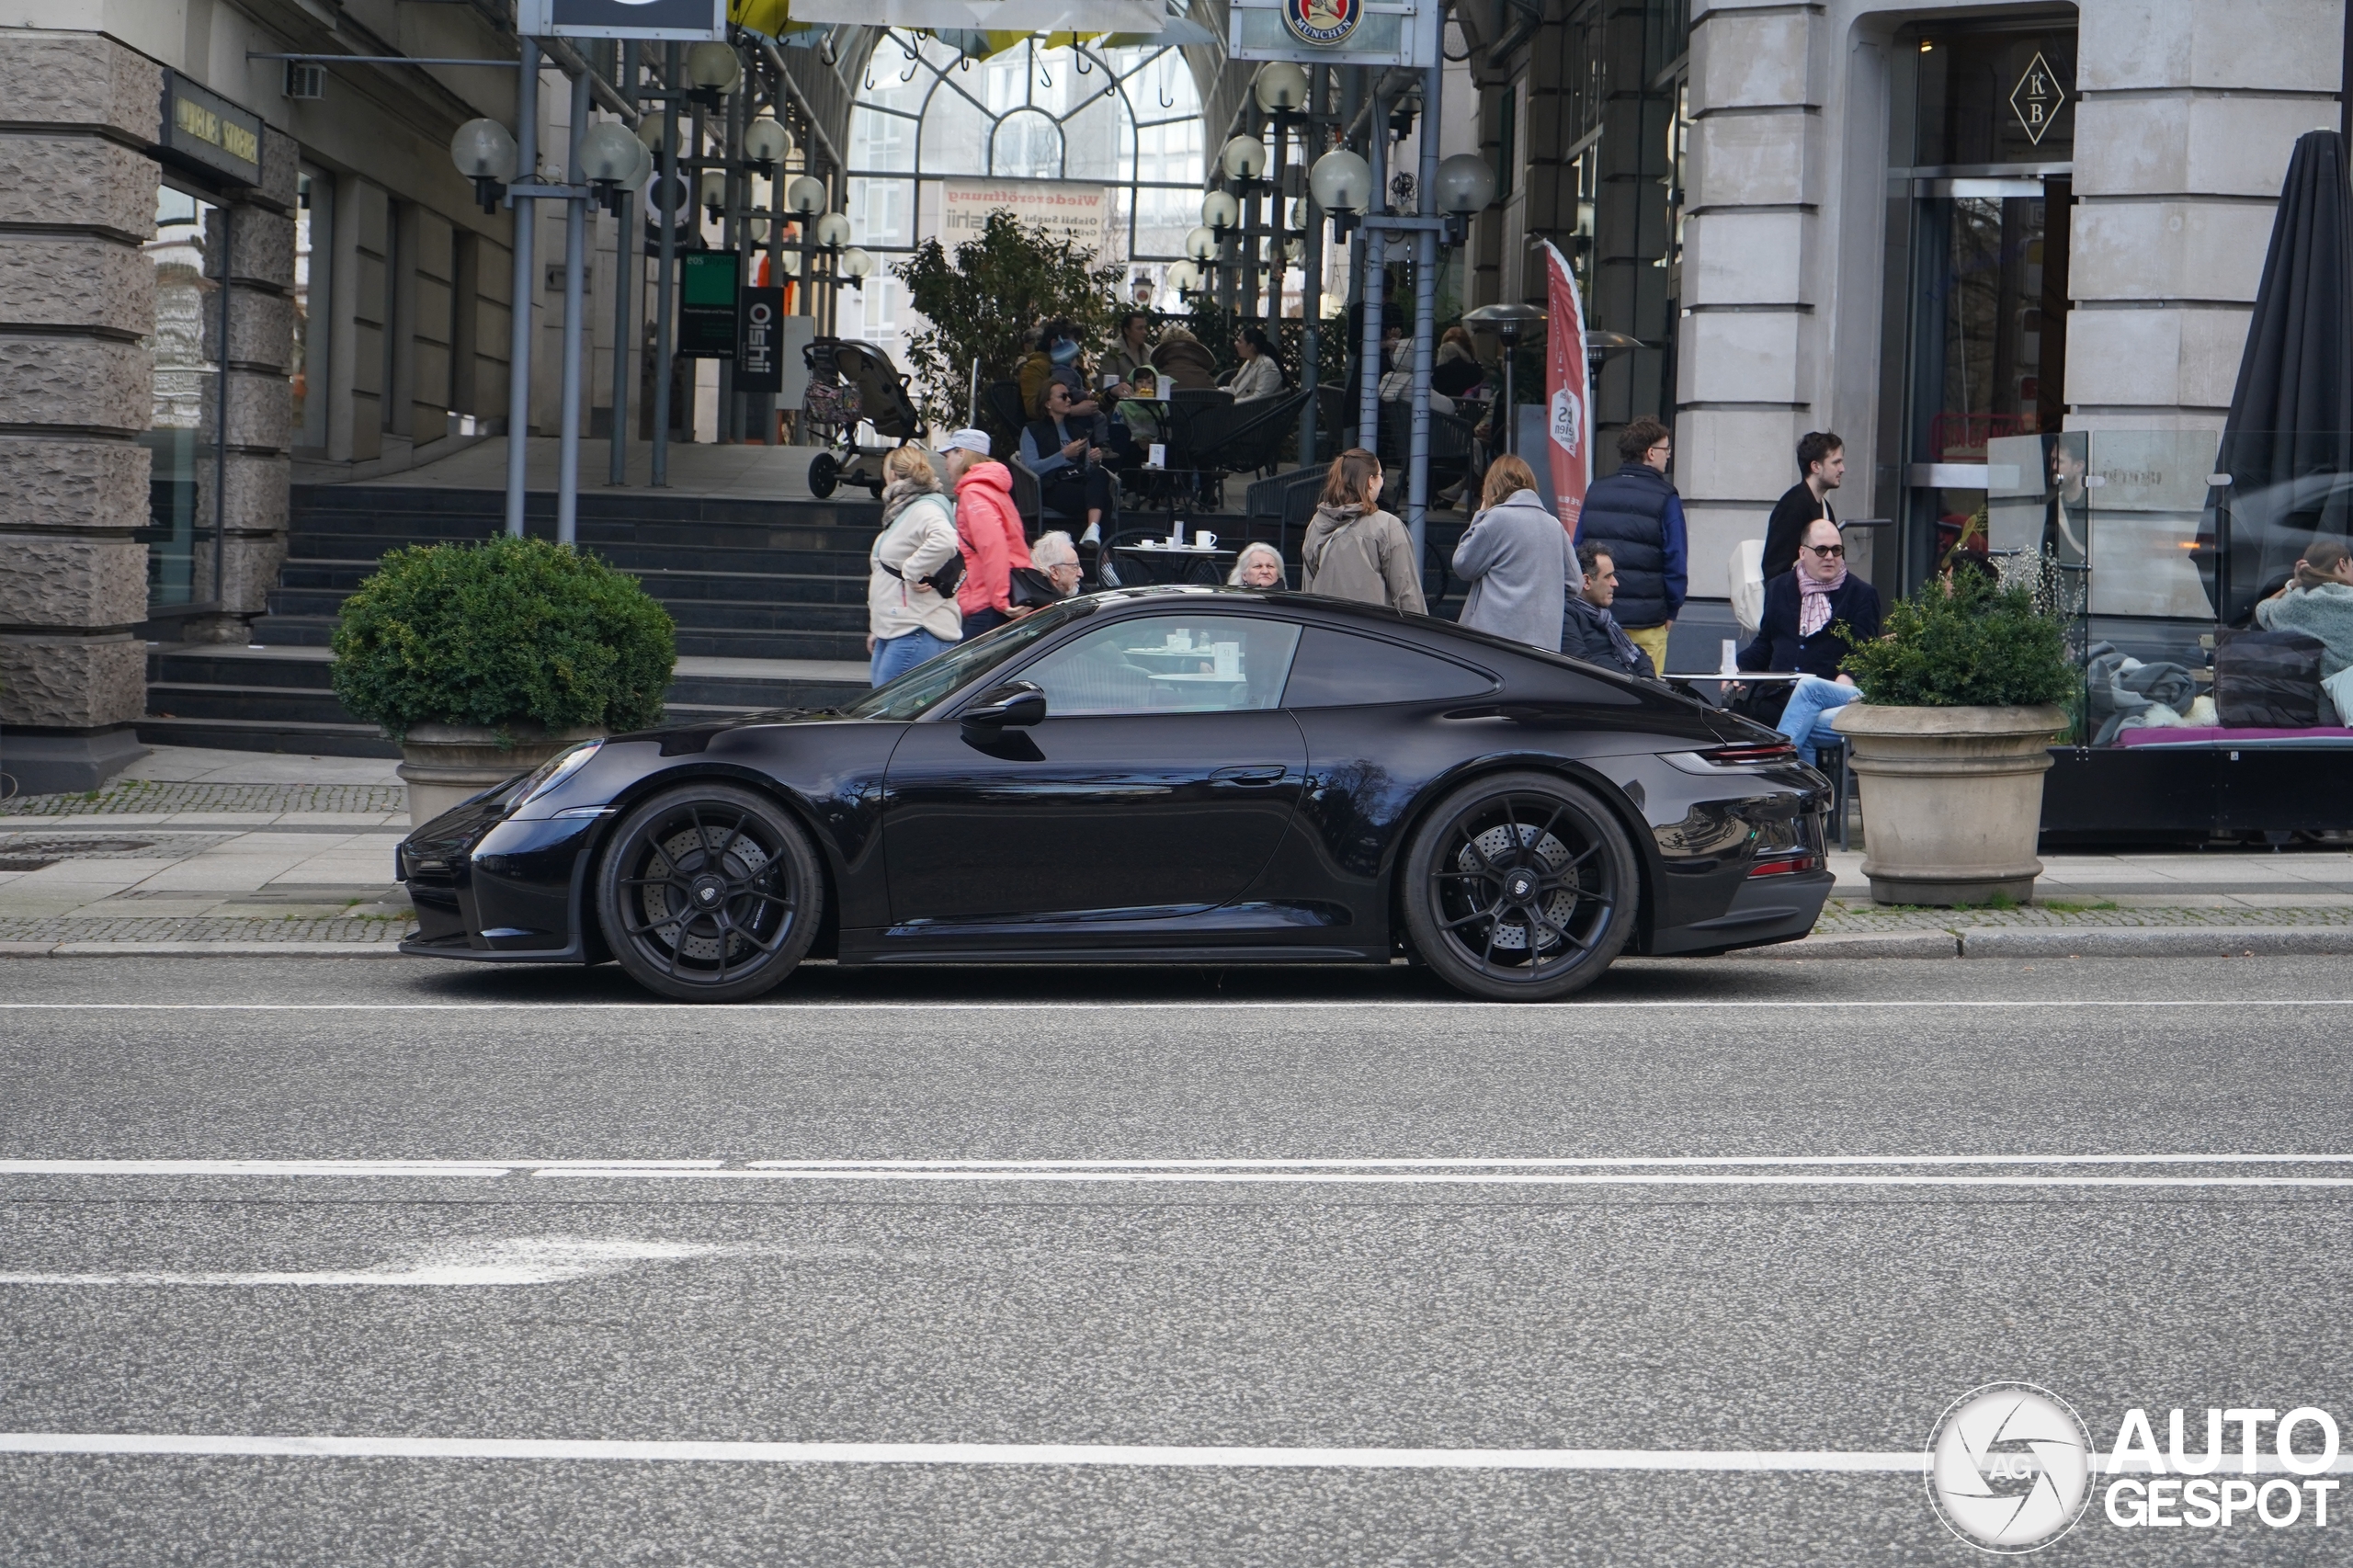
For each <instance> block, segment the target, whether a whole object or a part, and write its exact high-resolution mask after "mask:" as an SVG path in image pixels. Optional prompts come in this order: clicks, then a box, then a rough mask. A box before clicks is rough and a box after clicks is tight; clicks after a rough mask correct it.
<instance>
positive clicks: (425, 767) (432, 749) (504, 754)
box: [400, 724, 605, 827]
mask: <svg viewBox="0 0 2353 1568" xmlns="http://www.w3.org/2000/svg"><path fill="white" fill-rule="evenodd" d="M507 733H508V734H509V735H510V736H511V737H512V738H513V740H514V742H515V744H513V745H512V746H509V747H506V748H505V749H504V750H502V749H501V748H500V746H499V744H498V732H497V731H496V730H494V729H488V728H485V727H483V726H482V725H479V724H412V725H410V726H409V732H408V735H407V738H406V739H404V740H403V741H402V742H401V766H400V775H401V777H402V778H404V779H405V780H407V782H408V821H409V825H410V826H411V827H422V826H424V825H425V824H426V823H429V822H431V821H432V820H433V819H434V818H435V817H438V816H439V815H440V814H441V813H442V812H446V811H448V810H449V808H450V807H452V806H454V805H456V804H457V803H458V802H459V801H463V800H467V799H470V798H471V797H472V796H475V795H479V794H481V793H482V792H483V790H487V789H489V788H490V787H491V786H492V785H494V784H498V783H503V782H505V781H506V779H509V778H514V777H515V776H516V775H517V774H518V773H529V771H531V769H533V768H534V767H539V765H540V764H541V763H543V762H545V761H546V760H547V759H548V758H550V757H551V756H554V755H555V754H556V753H558V752H560V751H562V750H563V749H564V747H566V746H568V745H571V744H574V743H575V742H578V741H586V740H594V739H595V738H596V737H597V736H598V735H601V734H603V733H605V732H604V731H602V730H595V729H589V730H565V731H563V732H562V733H557V734H552V735H551V734H550V733H547V732H546V731H545V730H542V729H540V727H539V726H538V725H536V724H528V725H527V724H515V725H510V726H509V727H508V730H507Z"/></svg>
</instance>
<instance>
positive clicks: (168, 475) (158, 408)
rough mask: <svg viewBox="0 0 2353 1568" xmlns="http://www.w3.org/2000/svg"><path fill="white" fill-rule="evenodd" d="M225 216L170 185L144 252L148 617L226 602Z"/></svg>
mask: <svg viewBox="0 0 2353 1568" xmlns="http://www.w3.org/2000/svg"><path fill="white" fill-rule="evenodd" d="M229 222H230V214H229V210H228V209H227V208H225V207H219V206H215V205H214V204H213V203H212V202H210V200H207V199H205V198H203V197H200V196H198V195H196V194H195V193H193V192H191V191H187V190H181V189H178V188H176V187H173V186H169V185H165V186H163V187H159V188H158V189H157V191H156V193H155V237H154V238H153V239H152V240H150V241H148V242H147V244H145V245H144V246H143V247H142V248H143V249H144V250H145V252H146V254H147V259H148V261H149V263H150V264H151V265H152V266H153V267H154V269H155V330H154V332H153V334H151V335H149V336H148V337H147V338H146V339H145V340H144V347H146V349H147V351H148V353H149V354H150V356H152V358H153V364H154V382H153V386H154V392H153V409H152V412H151V414H150V415H149V420H148V429H147V432H146V434H144V435H143V436H142V437H140V438H139V444H140V445H141V446H142V447H145V448H146V449H147V450H148V452H149V453H150V454H151V459H152V465H153V466H152V467H151V468H150V470H149V472H148V487H147V494H148V524H149V526H148V527H147V528H143V529H142V530H141V538H142V540H144V541H145V542H146V545H147V603H148V606H149V608H150V611H151V612H153V611H158V610H163V609H167V608H168V609H188V608H196V607H198V606H200V605H203V604H206V603H210V602H212V601H216V600H218V599H219V598H220V597H221V595H220V584H219V581H218V574H219V572H220V561H219V552H218V551H215V550H213V549H212V548H211V546H212V541H213V540H217V539H218V538H219V537H220V517H221V477H222V462H223V453H224V450H225V449H224V448H223V447H222V420H221V419H220V417H219V410H220V408H221V405H222V401H223V381H224V379H225V374H226V371H225V368H224V367H223V366H222V364H221V362H220V360H219V358H217V356H216V349H217V347H218V346H219V345H221V344H222V343H225V342H227V341H228V337H229V324H228V313H227V312H228V309H229V293H228V290H225V289H223V288H222V287H221V283H220V273H221V272H222V267H221V265H220V257H221V256H222V254H223V253H224V252H225V250H226V249H227V246H228V240H229Z"/></svg>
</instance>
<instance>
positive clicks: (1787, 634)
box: [1740, 517, 1880, 762]
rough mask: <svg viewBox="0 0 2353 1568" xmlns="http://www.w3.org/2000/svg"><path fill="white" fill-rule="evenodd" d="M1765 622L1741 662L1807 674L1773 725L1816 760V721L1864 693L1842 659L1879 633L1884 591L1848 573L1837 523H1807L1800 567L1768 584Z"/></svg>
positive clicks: (1747, 666)
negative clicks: (1845, 671) (1843, 670)
mask: <svg viewBox="0 0 2353 1568" xmlns="http://www.w3.org/2000/svg"><path fill="white" fill-rule="evenodd" d="M1762 622H1763V623H1762V624H1761V625H1760V626H1759V627H1758V628H1757V631H1756V641H1754V642H1751V643H1749V645H1748V646H1747V647H1745V648H1743V649H1742V650H1741V651H1740V667H1741V668H1742V669H1744V670H1797V671H1801V672H1802V674H1801V676H1800V677H1799V679H1798V682H1797V684H1796V685H1795V686H1794V687H1791V688H1790V698H1789V702H1788V704H1787V705H1786V706H1785V707H1783V709H1782V710H1781V718H1780V722H1779V723H1778V724H1776V725H1775V726H1774V727H1775V728H1776V729H1778V730H1779V731H1780V732H1781V733H1783V734H1784V735H1787V736H1788V737H1789V738H1790V744H1793V745H1795V746H1796V747H1797V748H1798V755H1799V756H1802V757H1804V758H1805V759H1806V761H1808V762H1812V761H1813V737H1814V733H1815V731H1816V729H1817V728H1820V727H1822V725H1821V724H1820V723H1818V721H1821V720H1822V716H1823V715H1824V713H1828V712H1830V711H1832V710H1836V709H1839V708H1844V707H1845V706H1846V705H1847V703H1849V702H1852V701H1854V700H1855V699H1856V698H1858V697H1859V696H1861V695H1862V693H1860V692H1859V691H1857V690H1856V689H1855V677H1854V676H1849V675H1846V674H1843V673H1841V672H1840V670H1839V668H1838V666H1839V665H1840V664H1841V663H1842V662H1844V660H1845V659H1846V657H1847V654H1848V653H1851V652H1853V651H1854V649H1855V648H1856V646H1857V645H1859V644H1860V643H1864V642H1870V641H1871V640H1872V639H1873V638H1875V637H1877V636H1878V635H1879V625H1880V607H1879V591H1878V590H1877V589H1875V588H1873V587H1872V586H1871V585H1870V584H1869V583H1866V582H1865V581H1863V580H1862V579H1861V578H1860V577H1858V576H1854V575H1852V574H1849V573H1848V572H1847V543H1846V540H1843V539H1842V538H1840V537H1839V533H1838V525H1837V524H1836V523H1834V522H1832V521H1831V520H1830V519H1829V518H1827V517H1817V518H1815V519H1814V520H1813V522H1812V523H1810V524H1808V525H1807V526H1806V530H1805V538H1804V540H1803V541H1802V543H1800V545H1799V546H1798V563H1797V566H1796V568H1795V569H1794V570H1792V571H1790V572H1789V573H1786V574H1783V575H1781V576H1779V577H1776V578H1774V579H1772V580H1771V581H1770V582H1768V583H1767V584H1766V585H1765V613H1764V616H1763V617H1762Z"/></svg>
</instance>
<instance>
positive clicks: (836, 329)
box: [811, 212, 850, 337]
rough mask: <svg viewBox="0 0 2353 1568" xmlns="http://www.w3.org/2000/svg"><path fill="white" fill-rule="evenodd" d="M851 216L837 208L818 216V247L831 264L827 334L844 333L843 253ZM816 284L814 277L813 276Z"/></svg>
mask: <svg viewBox="0 0 2353 1568" xmlns="http://www.w3.org/2000/svg"><path fill="white" fill-rule="evenodd" d="M849 239H850V233H849V220H848V219H847V218H845V217H843V216H842V215H841V214H840V213H838V212H827V213H825V214H824V215H823V216H821V217H820V218H818V220H817V225H816V241H817V249H819V250H820V251H823V252H824V254H825V256H826V257H827V259H828V261H829V263H830V265H829V266H828V267H827V268H826V274H827V275H826V278H825V314H824V320H823V322H822V323H821V324H822V325H823V326H824V332H825V335H826V336H828V337H838V336H840V335H841V259H840V258H841V253H842V251H843V250H844V249H845V248H846V247H847V245H848V244H849ZM811 282H812V285H813V284H814V282H815V279H811Z"/></svg>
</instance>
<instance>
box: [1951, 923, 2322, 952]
mask: <svg viewBox="0 0 2353 1568" xmlns="http://www.w3.org/2000/svg"><path fill="white" fill-rule="evenodd" d="M2346 953H2353V926H2078V927H2076V928H2075V929H2074V930H2055V931H2054V930H2052V929H2050V928H2048V927H2040V928H2037V927H2020V926H1972V927H1970V928H1968V929H1966V930H1964V931H1962V932H1961V957H1963V958H1971V959H2049V958H2062V959H2072V958H2084V959H2214V958H2223V959H2235V958H2258V959H2269V958H2301V957H2313V958H2318V957H2331V956H2336V955H2338V954H2346Z"/></svg>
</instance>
